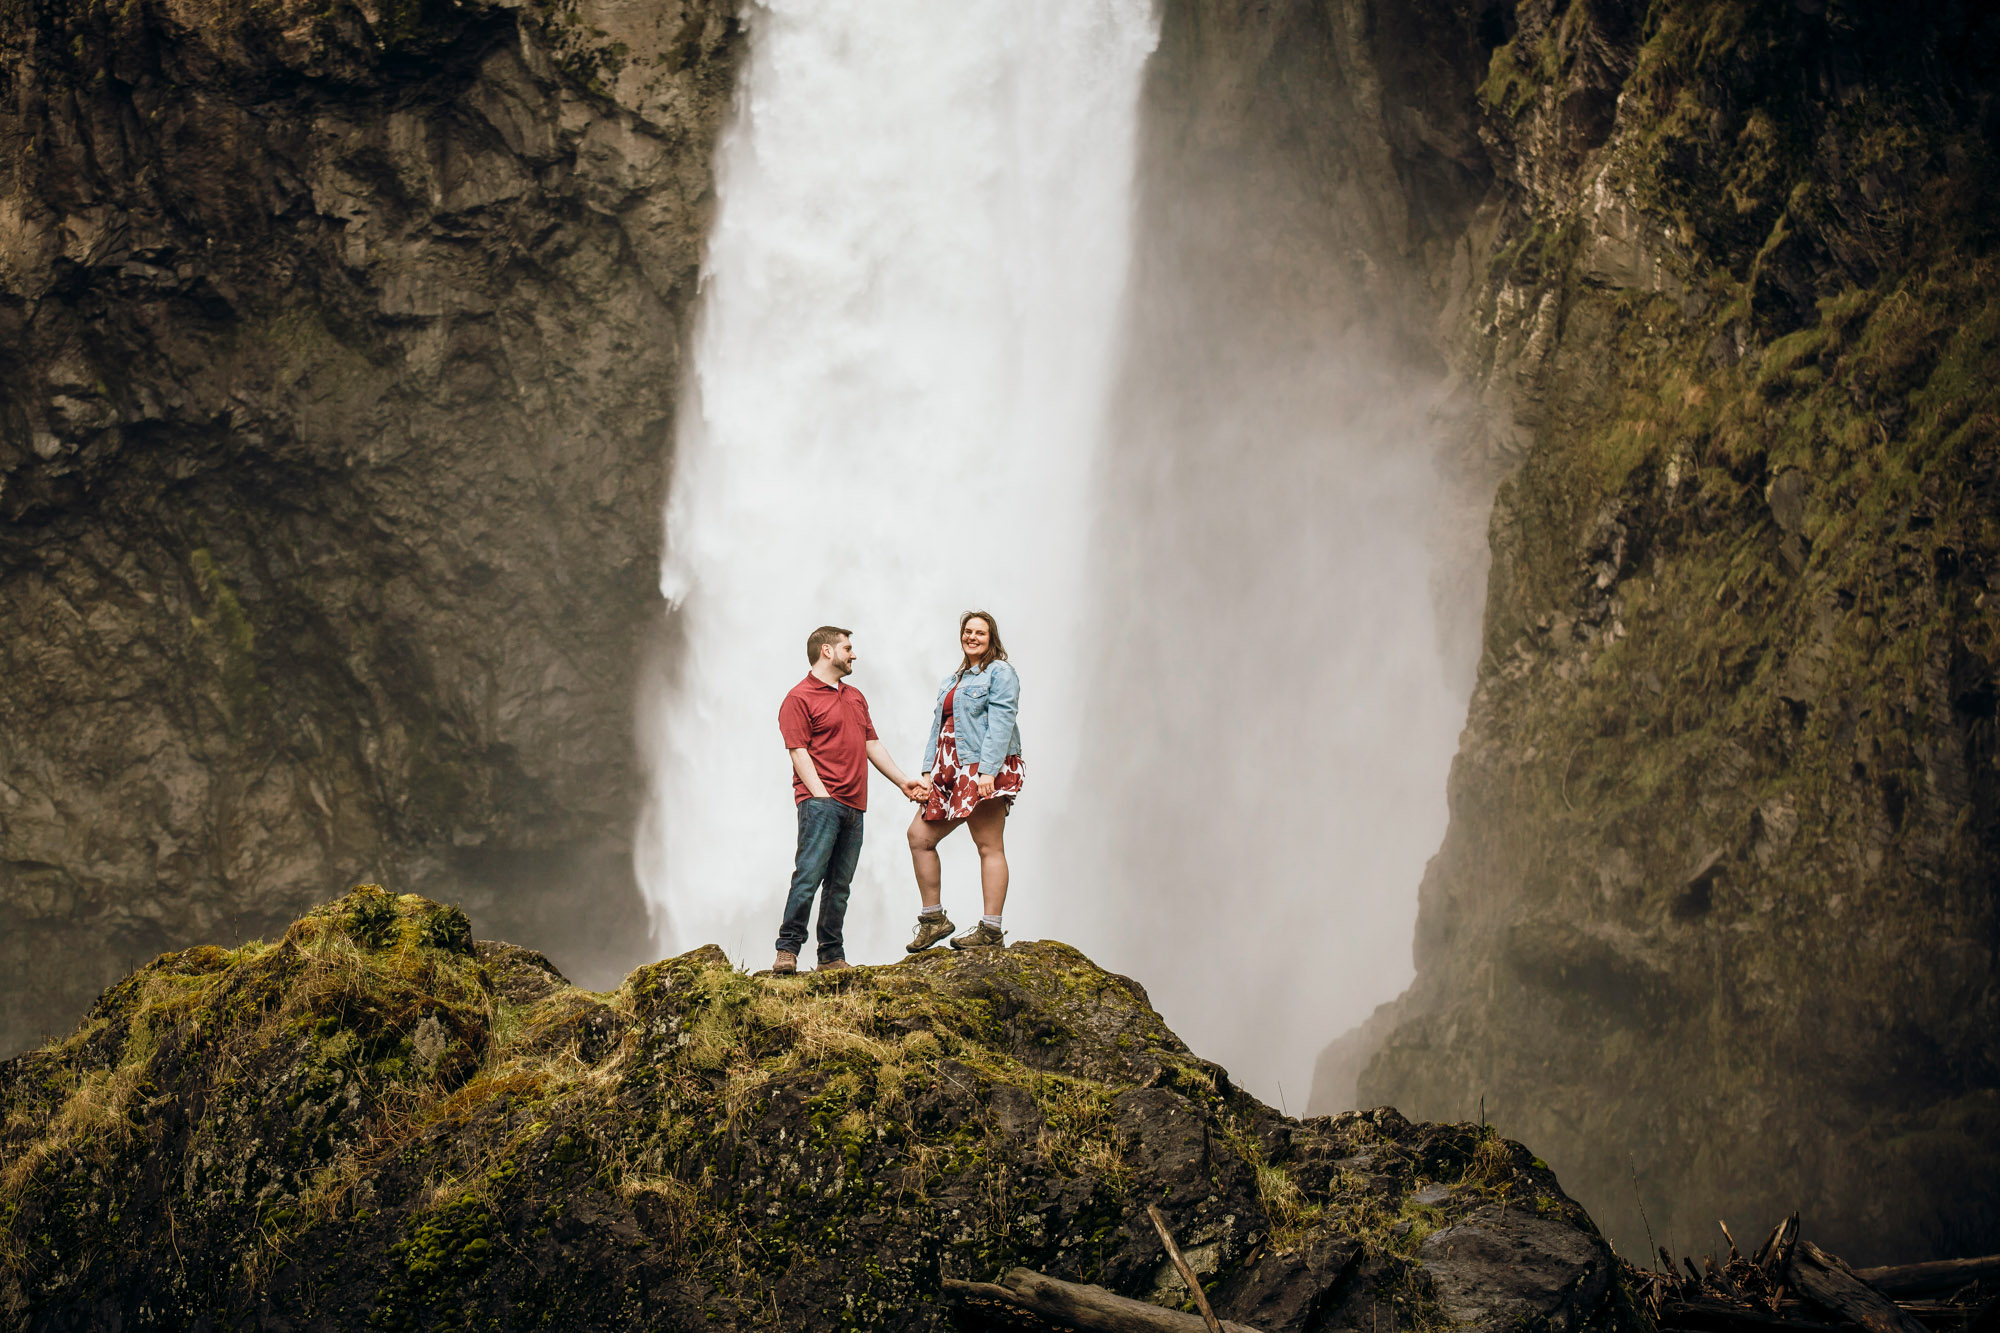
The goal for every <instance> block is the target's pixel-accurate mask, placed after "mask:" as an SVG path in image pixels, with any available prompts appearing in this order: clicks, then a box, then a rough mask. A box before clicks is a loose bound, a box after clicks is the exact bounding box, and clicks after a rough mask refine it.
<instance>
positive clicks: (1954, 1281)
mask: <svg viewBox="0 0 2000 1333" xmlns="http://www.w3.org/2000/svg"><path fill="white" fill-rule="evenodd" d="M1854 1276H1856V1277H1858V1278H1860V1279H1861V1280H1862V1281H1863V1282H1866V1283H1867V1284H1868V1285H1869V1286H1871V1287H1873V1288H1875V1290H1877V1291H1879V1292H1881V1293H1882V1294H1884V1295H1885V1296H1918V1295H1922V1294H1923V1293H1924V1292H1929V1291H1949V1290H1951V1289H1952V1288H1953V1287H1962V1286H1964V1285H1965V1284H1966V1283H1968V1282H1978V1281H1981V1280H1983V1279H1986V1278H1995V1277H2000V1254H1988V1255H1984V1256H1982V1257H1980V1258H1977V1259H1938V1260H1935V1261H1933V1262H1931V1263H1927V1264H1890V1265H1888V1266H1887V1267H1884V1268H1857V1269H1855V1270H1854Z"/></svg>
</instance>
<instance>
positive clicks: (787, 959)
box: [771, 949, 799, 977]
mask: <svg viewBox="0 0 2000 1333" xmlns="http://www.w3.org/2000/svg"><path fill="white" fill-rule="evenodd" d="M771 970H772V971H773V972H776V973H777V974H778V975H779V976H781V977H789V976H791V975H792V974H793V973H794V972H796V971H798V970H799V956H798V955H797V954H795V953H786V952H785V951H784V950H783V949H780V950H779V951H778V961H777V962H775V963H773V964H771Z"/></svg>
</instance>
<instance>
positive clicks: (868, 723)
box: [854, 690, 881, 741]
mask: <svg viewBox="0 0 2000 1333" xmlns="http://www.w3.org/2000/svg"><path fill="white" fill-rule="evenodd" d="M854 702H856V703H858V704H860V705H861V739H863V740H865V741H873V740H880V739H881V737H879V736H877V735H876V734H875V719H874V718H873V717H871V716H869V713H868V696H867V695H865V694H863V693H862V692H861V691H859V690H856V691H854Z"/></svg>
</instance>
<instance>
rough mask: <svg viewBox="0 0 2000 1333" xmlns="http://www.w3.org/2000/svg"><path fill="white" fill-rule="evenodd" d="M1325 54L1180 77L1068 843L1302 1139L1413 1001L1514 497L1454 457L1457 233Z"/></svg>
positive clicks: (1204, 1024) (1158, 156)
mask: <svg viewBox="0 0 2000 1333" xmlns="http://www.w3.org/2000/svg"><path fill="white" fill-rule="evenodd" d="M1323 23H1324V20H1322V19H1316V18H1306V19H1301V20H1298V21H1297V24H1298V30H1296V31H1291V32H1282V33H1278V34H1275V36H1273V35H1272V34H1269V33H1259V32H1257V31H1255V30H1254V29H1253V28H1250V27H1247V26H1246V30H1245V31H1246V34H1247V35H1246V37H1245V40H1246V41H1254V40H1263V41H1267V42H1268V43H1269V44H1268V46H1267V47H1266V48H1265V49H1264V50H1262V51H1261V52H1250V53H1247V54H1246V53H1244V52H1238V53H1236V54H1234V55H1233V56H1222V55H1218V54H1215V53H1214V48H1215V47H1216V46H1217V44H1218V42H1219V41H1221V40H1226V39H1227V35H1226V34H1225V35H1224V36H1223V37H1216V36H1215V35H1212V34H1211V35H1210V36H1209V39H1208V40H1207V41H1206V42H1199V41H1194V40H1185V41H1182V42H1178V43H1175V46H1176V47H1177V48H1178V49H1181V50H1185V51H1191V52H1196V53H1198V54H1197V56H1195V57H1191V59H1200V58H1202V57H1201V56H1200V54H1199V53H1202V52H1207V53H1208V54H1207V56H1206V59H1207V60H1208V62H1209V63H1208V64H1207V66H1205V67H1201V66H1190V67H1184V68H1160V67H1157V66H1158V65H1159V63H1160V62H1158V61H1156V68H1154V69H1153V70H1151V71H1149V75H1148V78H1149V89H1150V92H1149V104H1148V107H1147V110H1146V113H1145V115H1146V121H1145V123H1146V133H1147V142H1146V146H1145V147H1144V148H1143V149H1142V164H1141V197H1140V205H1139V217H1140V223H1139V230H1138V233H1137V237H1136V240H1135V256H1136V257H1135V261H1134V273H1133V278H1132V283H1131V287H1130V299H1129V302H1128V306H1127V310H1126V330H1125V333H1126V338H1125V344H1124V347H1125V354H1124V359H1123V360H1122V362H1121V366H1120V372H1119V374H1120V378H1119V382H1118V385H1117V386H1116V390H1115V399H1114V401H1115V407H1114V413H1113V420H1112V425H1111V429H1110V433H1109V440H1108V442H1107V445H1106V450H1105V454H1104V460H1103V464H1102V469H1103V471H1102V477H1101V483H1100V494H1101V496H1102V502H1101V505H1100V507H1099V510H1098V512H1097V514H1096V516H1095V528H1094V543H1093V560H1092V577H1091V584H1092V589H1093V599H1092V601H1091V611H1090V618H1091V624H1092V628H1093V637H1092V648H1093V650H1094V654H1095V655H1094V657H1093V659H1092V662H1091V664H1090V666H1089V667H1088V668H1087V670H1088V672H1089V685H1088V687H1087V690H1086V694H1087V697H1088V699H1089V707H1088V710H1087V717H1086V722H1087V726H1086V731H1085V734H1084V737H1083V739H1082V761H1081V762H1082V771H1083V773H1084V774H1086V775H1087V778H1086V780H1085V781H1084V782H1082V783H1081V784H1080V791H1084V792H1088V793H1091V794H1090V795H1088V796H1086V797H1085V798H1084V799H1082V800H1080V801H1078V802H1077V803H1076V804H1075V805H1074V806H1073V807H1072V808H1071V809H1069V810H1067V811H1065V812H1064V816H1063V818H1064V827H1063V834H1062V839H1063V846H1064V848H1065V851H1066V863H1067V868H1068V873H1069V874H1070V875H1071V876H1072V877H1073V881H1074V883H1075V884H1076V885H1077V886H1078V890H1079V891H1078V893H1077V895H1076V898H1075V909H1074V911H1073V913H1072V917H1073V919H1074V921H1075V923H1076V924H1075V925H1074V926H1073V927H1072V928H1071V929H1072V930H1073V936H1072V937H1073V938H1076V939H1077V940H1078V942H1079V943H1081V944H1082V945H1083V946H1084V947H1085V948H1086V949H1087V950H1088V951H1089V952H1090V953H1091V954H1092V956H1093V957H1094V958H1096V959H1097V960H1098V961H1099V962H1100V963H1102V964H1103V965H1105V966H1107V967H1111V968H1113V969H1115V970H1118V971H1121V972H1125V973H1129V974H1130V975H1133V976H1135V977H1138V978H1140V979H1141V980H1142V981H1143V982H1144V984H1145V985H1146V987H1147V989H1148V991H1149V992H1150V994H1151V996H1152V998H1153V1001H1154V1003H1155V1005H1156V1006H1158V1007H1159V1009H1160V1010H1161V1012H1162V1013H1163V1014H1164V1016H1165V1017H1166V1018H1167V1020H1168V1022H1169V1023H1171V1024H1172V1025H1173V1026H1174V1028H1175V1030H1176V1031H1178V1032H1179V1033H1180V1034H1181V1035H1182V1037H1183V1038H1185V1039H1186V1040H1187V1042H1188V1043H1189V1045H1190V1046H1192V1047H1193V1048H1194V1049H1195V1050H1196V1051H1197V1052H1199V1053H1200V1054H1202V1055H1204V1056H1207V1057H1209V1058H1211V1059H1214V1060H1217V1061H1219V1062H1220V1063H1221V1064H1223V1065H1224V1066H1225V1067H1227V1068H1228V1069H1229V1070H1230V1072H1231V1074H1232V1075H1233V1076H1235V1077H1236V1079H1237V1080H1238V1081H1239V1082H1240V1083H1242V1084H1243V1085H1244V1086H1246V1087H1248V1088H1249V1089H1251V1090H1252V1091H1253V1092H1255V1093H1256V1094H1257V1095H1259V1096H1260V1097H1262V1098H1264V1099H1265V1100H1266V1101H1268V1102H1270V1103H1272V1104H1273V1105H1282V1106H1283V1107H1285V1108H1286V1109H1288V1110H1289V1111H1291V1112H1292V1113H1293V1114H1301V1113H1303V1112H1304V1110H1305V1105H1306V1100H1307V1095H1308V1092H1309V1090H1310V1087H1311V1080H1312V1071H1313V1062H1314V1058H1315V1057H1316V1056H1317V1055H1318V1053H1319V1052H1320V1050H1321V1049H1322V1048H1324V1047H1325V1046H1326V1044H1327V1043H1328V1042H1329V1041H1330V1040H1331V1039H1333V1038H1334V1037H1336V1036H1339V1035H1340V1034H1341V1033H1342V1032H1344V1031H1346V1030H1348V1029H1349V1028H1351V1027H1353V1026H1355V1025H1357V1024H1359V1023H1360V1022H1361V1021H1362V1020H1363V1019H1365V1018H1366V1017H1367V1016H1368V1015H1369V1013H1370V1012H1371V1011H1372V1010H1373V1009H1374V1008H1375V1007H1376V1006H1377V1005H1379V1004H1381V1003H1383V1002H1385V1001H1388V1000H1390V999H1393V998H1394V997H1395V996H1396V995H1397V994H1398V993H1399V992H1401V991H1402V990H1403V988H1404V987H1405V986H1406V985H1407V984H1408V983H1409V981H1410V980H1411V978H1412V976H1413V974H1414V968H1413V964H1412V958H1411V942H1412V936H1413V932H1414V926H1415V921H1416V912H1417V889H1418V885H1419V883H1420V881H1421V879H1422V877H1423V871H1424V865H1425V863H1426V861H1427V860H1428V859H1429V858H1430V856H1431V855H1432V854H1433V853H1434V852H1435V851H1436V849H1437V847H1438V845H1439V842H1440V840H1441V839H1442V836H1443V834H1444V830H1445V824H1446V819H1447V809H1446V797H1445V787H1446V778H1447V775H1448V773H1449V770H1450V765H1451V759H1452V755H1453V753H1454V751H1455V749H1456V747H1457V739H1458V734H1459V731H1460V729H1461V727H1462V725H1463V721H1464V717H1465V711H1466V705H1467V701H1468V699H1469V697H1470V692H1471V685H1472V679H1473V668H1474V665H1475V661H1476V658H1475V652H1476V648H1475V645H1476V644H1477V642H1478V631H1479V622H1480V613H1481V603H1482V601H1483V597H1484V570H1485V563H1484V562H1485V542H1484V537H1485V515H1486V508H1487V504H1488V500H1489V497H1490V492H1491V486H1490V479H1489V478H1484V477H1470V476H1465V475H1459V474H1458V471H1457V470H1456V464H1457V460H1456V459H1455V458H1454V457H1452V456H1450V455H1448V454H1447V453H1444V452H1441V448H1440V440H1441V439H1443V438H1445V437H1446V434H1447V427H1446V426H1445V425H1443V424H1441V422H1440V420H1439V407H1440V404H1441V403H1442V402H1444V401H1445V400H1446V398H1447V395H1448V391H1449V387H1450V386H1449V385H1448V382H1447V378H1446V375H1445V370H1444V366H1443V364H1442V362H1441V360H1440V358H1439V357H1438V355H1437V353H1436V351H1435V350H1434V349H1433V346H1432V342H1431V340H1430V339H1429V338H1428V337H1427V336H1426V335H1427V331H1426V330H1425V329H1424V328H1423V327H1421V324H1420V321H1421V320H1422V319H1423V318H1424V315H1423V313H1422V312H1424V311H1425V310H1427V309H1433V308H1434V305H1432V304H1431V297H1430V294H1429V293H1427V292H1424V291H1423V290H1422V288H1421V285H1420V278H1419V276H1418V274H1419V270H1420V265H1419V263H1418V262H1417V260H1418V256H1417V253H1416V252H1417V244H1418V242H1417V240H1416V239H1415V238H1416V237H1417V236H1419V235H1420V234H1421V232H1422V230H1423V229H1424V227H1426V226H1427V225H1434V221H1435V220H1433V219H1428V218H1421V217H1419V218H1415V219H1413V218H1411V217H1409V216H1407V215H1406V214H1405V212H1404V211H1403V210H1404V202H1403V201H1404V200H1405V198H1406V197H1407V193H1406V190H1405V188H1404V182H1402V181H1399V180H1398V179H1397V178H1396V176H1395V175H1394V174H1393V171H1392V168H1391V165H1390V163H1389V161H1388V156H1389V150H1388V149H1387V147H1386V146H1385V144H1384V143H1383V142H1382V138H1381V130H1380V127H1379V125H1378V124H1376V123H1374V122H1373V121H1372V120H1371V118H1370V116H1371V110H1370V107H1369V105H1368V102H1367V97H1366V94H1367V86H1366V85H1367V80H1366V78H1365V77H1361V76H1358V75H1357V74H1356V73H1355V70H1354V69H1353V68H1352V67H1351V66H1350V65H1349V64H1345V63H1343V61H1342V60H1341V59H1340V58H1338V57H1337V56H1336V53H1335V48H1336V46H1337V42H1338V37H1337V34H1334V33H1331V32H1329V31H1326V30H1325V29H1324V28H1323V27H1322V26H1320V25H1321V24H1323ZM1259 59H1261V60H1263V61H1264V62H1265V63H1264V64H1263V66H1262V67H1261V69H1259V78H1258V79H1256V80H1255V81H1254V82H1248V83H1246V82H1244V81H1242V80H1241V79H1240V78H1232V77H1231V76H1230V75H1229V74H1228V73H1227V71H1230V70H1232V69H1239V70H1240V69H1242V68H1246V67H1247V68H1253V69H1257V68H1259V67H1258V65H1257V63H1256V62H1257V61H1258V60H1259ZM1217 71H1223V73H1222V74H1221V75H1220V76H1217V73H1216V72H1217ZM1315 1109H1316V1110H1325V1109H1337V1108H1325V1107H1318V1108H1315Z"/></svg>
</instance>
